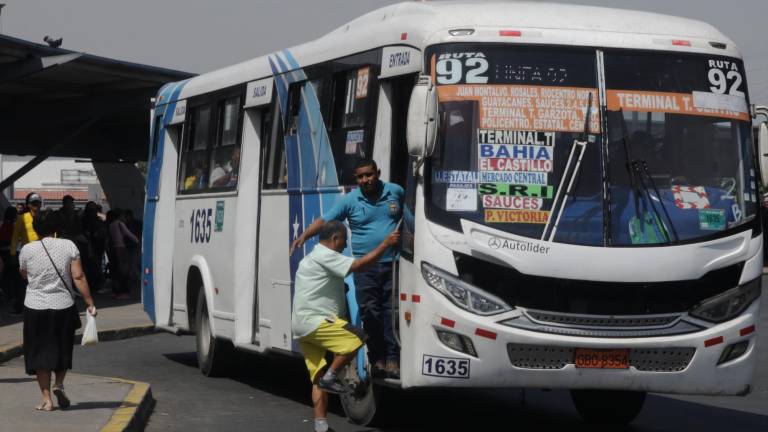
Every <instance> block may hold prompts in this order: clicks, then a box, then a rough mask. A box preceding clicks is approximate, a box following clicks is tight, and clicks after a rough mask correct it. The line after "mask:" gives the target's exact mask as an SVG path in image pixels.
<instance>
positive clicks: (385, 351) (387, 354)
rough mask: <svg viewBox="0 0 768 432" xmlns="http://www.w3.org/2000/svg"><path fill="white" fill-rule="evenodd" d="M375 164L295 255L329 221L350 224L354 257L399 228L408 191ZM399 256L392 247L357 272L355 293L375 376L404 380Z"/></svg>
mask: <svg viewBox="0 0 768 432" xmlns="http://www.w3.org/2000/svg"><path fill="white" fill-rule="evenodd" d="M380 175H381V171H379V169H378V166H377V165H376V162H374V161H373V160H372V159H364V160H362V161H360V162H359V163H358V164H357V167H356V168H355V178H356V179H357V185H358V188H357V189H354V190H353V191H351V192H350V193H348V194H346V195H344V196H343V197H341V198H340V199H339V200H338V201H337V202H336V205H334V206H333V208H332V209H330V210H329V211H327V212H326V213H325V214H324V215H323V216H322V217H321V218H318V219H315V221H314V222H312V224H311V225H310V226H308V227H307V229H306V230H304V232H303V233H302V234H301V235H300V236H299V237H298V238H297V239H296V240H294V242H293V244H292V245H291V253H293V251H294V250H296V248H299V247H301V246H302V245H303V244H304V242H305V241H306V240H307V239H309V238H312V237H313V236H314V235H316V234H317V233H318V232H319V231H320V229H321V228H322V226H323V224H324V223H325V222H326V221H331V220H338V221H344V220H345V219H346V220H347V222H349V228H350V230H351V231H352V254H353V255H354V256H355V257H362V256H364V255H366V254H367V253H369V252H371V251H373V250H374V249H376V247H377V246H378V245H380V244H381V243H382V242H383V241H384V239H385V238H386V237H387V235H388V234H389V233H390V232H392V231H393V230H395V229H396V228H397V226H398V222H399V221H400V218H401V217H402V209H403V199H404V197H405V193H404V191H403V188H402V187H401V186H399V185H397V184H394V183H385V182H382V181H381V180H379V176H380ZM396 257H397V252H396V251H394V250H393V248H390V249H388V250H387V252H386V253H385V254H384V255H383V256H382V257H381V258H380V259H379V261H378V262H377V263H376V264H375V265H373V266H371V267H370V268H369V269H368V270H366V271H363V272H358V273H355V274H354V280H355V295H356V297H357V303H358V306H359V307H360V316H361V318H362V321H363V328H365V331H366V333H368V342H367V344H368V360H369V362H370V364H371V369H372V372H373V375H374V377H377V378H380V377H384V376H387V377H390V378H400V365H399V360H400V352H399V349H398V347H397V343H396V342H395V336H394V330H393V328H392V317H391V313H392V312H391V301H392V300H391V296H392V262H393V261H394V260H395V258H396Z"/></svg>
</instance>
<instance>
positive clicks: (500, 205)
mask: <svg viewBox="0 0 768 432" xmlns="http://www.w3.org/2000/svg"><path fill="white" fill-rule="evenodd" d="M543 207H544V199H543V198H534V197H527V196H494V195H483V208H487V209H488V208H491V209H513V210H541V209H542V208H543Z"/></svg>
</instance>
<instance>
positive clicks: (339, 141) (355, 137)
mask: <svg viewBox="0 0 768 432" xmlns="http://www.w3.org/2000/svg"><path fill="white" fill-rule="evenodd" d="M373 80H374V74H373V73H372V68H371V67H370V66H362V67H359V68H356V69H351V70H347V71H344V72H340V73H338V74H336V75H334V77H333V101H332V105H331V121H330V126H331V128H330V129H331V131H330V139H331V147H332V149H333V158H334V160H335V161H336V171H337V173H338V178H339V183H340V184H341V185H345V186H349V185H354V184H355V176H354V168H355V165H356V164H357V162H358V161H359V160H360V159H364V158H370V157H371V156H372V155H373V148H372V146H373V136H372V135H373V133H372V131H373V127H372V123H374V122H373V121H371V119H369V116H370V115H369V111H371V110H369V107H370V106H374V105H375V101H372V100H371V99H372V96H373V95H372V92H371V91H370V89H371V88H377V87H375V86H373V83H372V81H373Z"/></svg>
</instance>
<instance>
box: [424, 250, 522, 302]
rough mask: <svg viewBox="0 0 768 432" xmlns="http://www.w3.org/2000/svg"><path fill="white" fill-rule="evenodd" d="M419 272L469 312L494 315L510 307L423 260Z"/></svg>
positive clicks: (430, 283)
mask: <svg viewBox="0 0 768 432" xmlns="http://www.w3.org/2000/svg"><path fill="white" fill-rule="evenodd" d="M421 274H422V275H423V276H424V280H425V281H426V282H427V284H428V285H429V286H431V287H432V288H434V289H436V290H438V291H440V293H441V294H443V295H444V296H446V297H447V298H448V300H450V301H452V302H453V303H454V304H455V305H456V306H458V307H460V308H462V309H464V310H467V311H469V312H472V313H475V314H478V315H495V314H498V313H502V312H506V311H508V310H511V309H512V308H510V307H509V306H507V304H506V303H504V301H503V300H501V299H500V298H498V297H495V296H493V295H491V294H488V293H486V292H483V291H482V290H480V289H479V288H476V287H474V286H472V285H470V284H468V283H466V282H464V281H462V280H460V279H459V278H457V277H456V276H452V275H450V274H448V273H447V272H445V271H443V270H440V269H438V268H437V267H434V266H432V265H430V264H427V263H425V262H422V263H421Z"/></svg>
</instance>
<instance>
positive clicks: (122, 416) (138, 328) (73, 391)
mask: <svg viewBox="0 0 768 432" xmlns="http://www.w3.org/2000/svg"><path fill="white" fill-rule="evenodd" d="M94 302H95V303H96V307H97V308H98V310H99V314H98V316H97V318H96V323H97V327H98V329H99V341H100V342H107V341H110V340H116V339H125V338H129V337H134V336H140V335H143V334H149V333H152V332H154V326H153V324H152V322H151V321H150V320H149V318H148V317H147V315H146V313H145V312H144V310H143V309H142V307H141V303H140V302H138V301H137V300H122V301H121V300H114V299H112V298H111V296H109V295H98V294H97V295H95V296H94ZM79 303H80V306H83V305H82V304H81V303H82V301H79ZM81 310H82V307H81ZM8 312H9V311H8V309H7V305H6V307H3V308H0V419H3V423H2V427H1V428H0V429H2V430H13V431H42V430H56V431H57V432H64V431H73V432H74V431H77V432H82V431H89V430H93V431H105V432H116V431H127V430H143V426H144V424H145V423H146V420H147V418H148V417H149V414H150V413H151V411H152V406H153V404H154V399H153V398H152V392H151V389H150V386H149V384H147V383H141V382H135V381H128V380H123V379H120V378H112V377H99V376H88V375H80V374H77V370H78V365H77V361H75V363H74V367H73V370H72V371H70V373H68V374H67V378H66V381H65V385H66V388H67V394H68V395H69V397H70V399H72V406H71V407H70V408H69V409H68V410H66V411H63V410H58V409H57V410H56V411H54V412H38V411H36V410H34V406H35V405H37V404H39V403H40V392H39V390H38V388H37V384H36V380H35V378H34V377H31V376H28V375H26V373H25V372H24V370H23V367H22V366H20V365H19V364H18V363H17V364H15V365H9V364H3V362H6V361H7V360H10V359H12V358H14V357H17V356H20V355H22V351H23V350H22V344H21V342H22V334H23V333H22V332H23V323H22V318H21V317H13V316H10V315H9V313H8ZM81 319H82V321H83V324H84V323H85V317H84V315H83V313H82V312H81ZM81 333H82V328H81V329H80V330H78V333H77V335H78V337H77V338H76V339H77V342H76V343H79V336H80V335H81ZM87 349H88V350H94V351H98V350H99V345H96V346H92V347H87ZM114 374H115V375H119V371H115V373H114ZM54 405H55V404H54Z"/></svg>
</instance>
